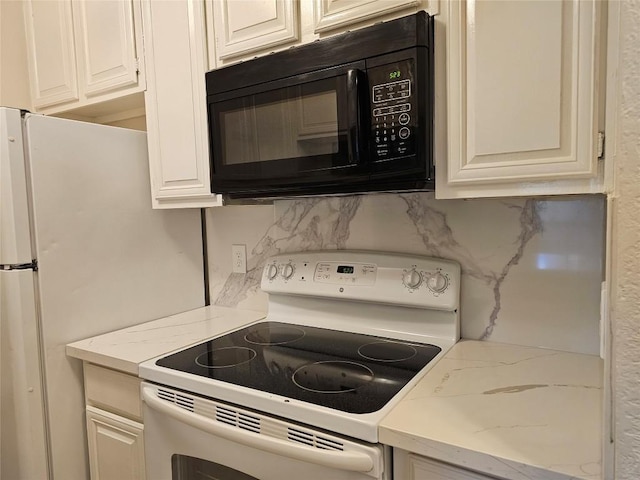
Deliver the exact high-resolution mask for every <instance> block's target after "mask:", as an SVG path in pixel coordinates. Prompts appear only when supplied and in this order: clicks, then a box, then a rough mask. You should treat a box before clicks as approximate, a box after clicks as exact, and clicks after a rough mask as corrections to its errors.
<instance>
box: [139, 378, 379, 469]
mask: <svg viewBox="0 0 640 480" xmlns="http://www.w3.org/2000/svg"><path fill="white" fill-rule="evenodd" d="M142 400H143V401H144V402H145V403H146V404H147V406H148V407H150V408H152V409H153V410H156V411H158V412H160V413H163V414H165V415H168V416H169V417H171V418H173V419H175V420H177V421H179V422H182V423H184V424H187V425H189V426H191V427H194V428H197V429H198V430H202V431H203V432H207V433H209V434H211V435H215V436H218V437H220V438H224V439H226V440H230V441H232V442H236V443H239V444H241V445H246V446H248V447H251V448H257V449H258V450H262V451H265V452H269V453H273V454H276V455H283V456H286V457H289V458H294V459H296V460H300V461H302V462H310V463H315V464H317V465H324V466H326V467H331V468H336V469H339V470H346V471H352V472H370V471H371V470H373V467H374V463H373V459H372V458H371V457H370V456H369V455H367V454H366V453H364V452H354V451H337V450H336V451H334V450H324V449H319V448H315V447H310V446H308V445H304V444H297V443H293V442H288V441H286V440H281V439H279V438H274V437H270V436H267V435H263V434H259V433H254V432H249V431H245V430H243V429H240V428H235V427H233V426H230V425H226V424H224V423H221V422H216V421H215V420H212V419H210V418H207V417H205V416H203V415H199V414H197V413H195V412H191V411H188V410H185V409H183V408H182V407H178V406H176V405H174V404H172V403H169V402H166V401H164V400H161V399H160V398H158V396H157V395H156V393H155V391H154V390H153V389H151V388H149V387H144V386H143V387H142Z"/></svg>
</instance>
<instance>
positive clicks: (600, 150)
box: [598, 132, 604, 160]
mask: <svg viewBox="0 0 640 480" xmlns="http://www.w3.org/2000/svg"><path fill="white" fill-rule="evenodd" d="M603 159H604V132H598V160H603Z"/></svg>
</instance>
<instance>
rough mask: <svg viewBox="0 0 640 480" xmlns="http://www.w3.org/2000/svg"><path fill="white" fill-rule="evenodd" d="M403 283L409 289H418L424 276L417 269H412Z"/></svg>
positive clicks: (405, 275) (403, 277)
mask: <svg viewBox="0 0 640 480" xmlns="http://www.w3.org/2000/svg"><path fill="white" fill-rule="evenodd" d="M402 283H404V285H405V287H407V288H417V287H419V286H420V284H421V283H422V275H420V274H419V273H418V272H416V269H415V268H412V269H411V270H409V271H408V272H405V274H404V275H403V276H402Z"/></svg>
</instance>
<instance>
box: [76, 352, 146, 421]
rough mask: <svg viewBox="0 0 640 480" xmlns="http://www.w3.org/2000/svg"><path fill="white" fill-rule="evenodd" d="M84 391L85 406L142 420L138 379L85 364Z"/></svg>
mask: <svg viewBox="0 0 640 480" xmlns="http://www.w3.org/2000/svg"><path fill="white" fill-rule="evenodd" d="M84 391H85V396H86V402H87V405H94V406H97V407H100V408H103V409H105V410H108V411H111V412H115V413H118V414H120V415H123V416H126V417H129V418H132V419H134V420H142V404H141V400H140V379H139V378H138V377H134V376H133V375H129V374H126V373H122V372H118V371H116V370H110V369H108V368H104V367H99V366H97V365H92V364H90V363H85V364H84Z"/></svg>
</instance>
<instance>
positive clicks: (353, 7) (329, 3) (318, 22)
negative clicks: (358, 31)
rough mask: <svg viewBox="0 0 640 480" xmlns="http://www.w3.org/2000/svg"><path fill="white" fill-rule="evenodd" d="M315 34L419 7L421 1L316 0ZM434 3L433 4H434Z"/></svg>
mask: <svg viewBox="0 0 640 480" xmlns="http://www.w3.org/2000/svg"><path fill="white" fill-rule="evenodd" d="M314 3H315V11H314V18H315V25H314V32H315V33H321V32H325V31H328V30H335V29H337V28H347V27H349V26H350V25H353V24H355V23H358V22H364V21H367V20H371V19H376V18H378V17H380V16H381V15H386V14H388V13H392V12H396V11H398V10H404V9H407V8H408V7H418V6H419V4H420V1H419V0H359V1H353V0H315V2H314ZM432 3H433V2H432Z"/></svg>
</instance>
